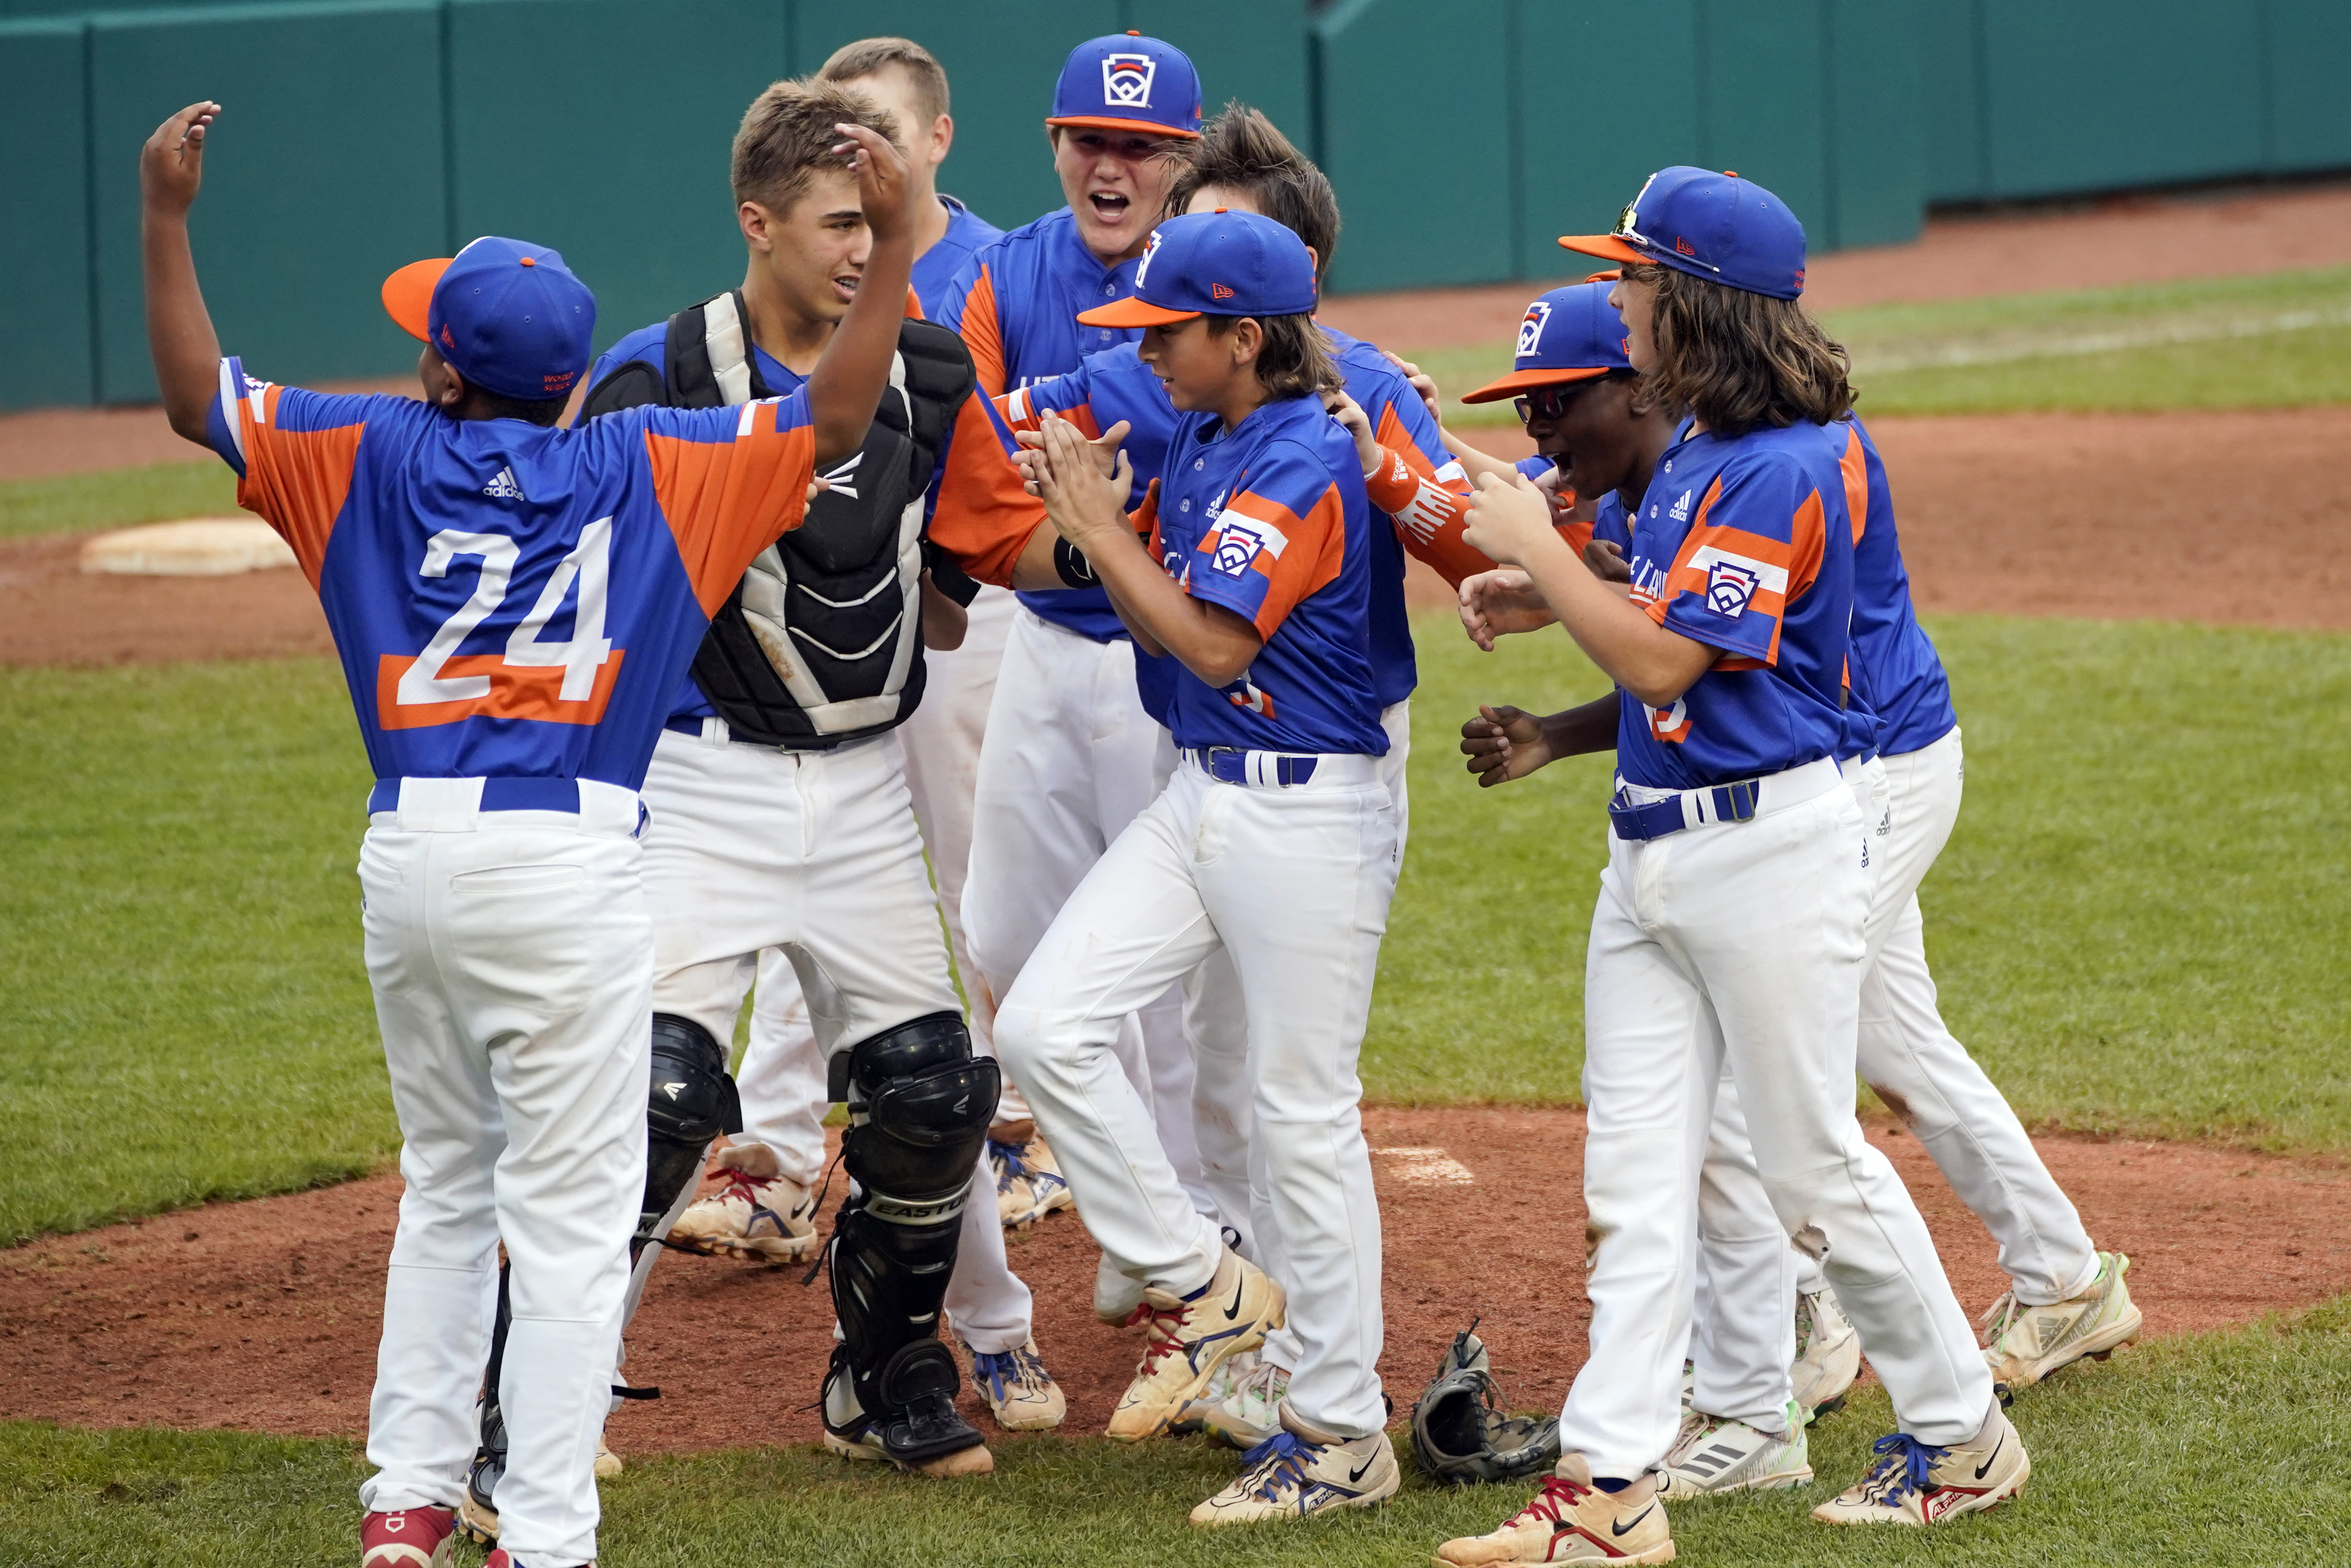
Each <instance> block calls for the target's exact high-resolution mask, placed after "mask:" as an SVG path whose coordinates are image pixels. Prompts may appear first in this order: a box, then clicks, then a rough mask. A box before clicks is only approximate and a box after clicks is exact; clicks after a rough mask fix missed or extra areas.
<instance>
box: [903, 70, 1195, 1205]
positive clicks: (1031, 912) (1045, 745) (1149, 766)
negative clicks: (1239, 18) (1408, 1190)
mask: <svg viewBox="0 0 2351 1568" xmlns="http://www.w3.org/2000/svg"><path fill="white" fill-rule="evenodd" d="M1045 131H1046V135H1047V137H1048V138H1049V140H1050V143H1051V146H1052V149H1053V167H1054V171H1055V172H1056V173H1057V174H1058V175H1059V176H1060V179H1061V192H1062V194H1063V195H1064V197H1066V198H1067V204H1066V205H1065V206H1063V207H1061V209H1059V210H1057V211H1055V212H1051V213H1049V214H1046V215H1045V216H1043V217H1041V218H1039V219H1037V220H1036V221H1035V222H1033V223H1030V224H1027V225H1023V226H1021V227H1020V228H1018V229H1015V230H1013V231H1012V232H1011V233H1010V234H1008V235H1005V236H1004V237H1003V238H1002V239H1001V240H998V241H997V242H996V243H995V244H994V245H991V246H987V247H986V248H984V249H982V250H981V251H979V252H978V253H977V255H976V256H973V257H972V260H971V262H970V263H969V264H968V265H967V267H965V269H964V271H963V272H962V274H960V275H959V276H958V277H957V278H956V283H955V285H954V286H953V287H952V289H951V290H950V295H951V297H950V298H948V300H947V301H946V304H945V306H944V307H943V308H941V309H940V313H939V316H938V319H939V320H940V321H941V322H942V323H944V324H945V325H946V326H948V327H952V328H954V329H956V330H958V331H960V332H961V333H962V334H963V337H964V340H965V341H966V342H967V343H968V344H969V345H970V347H971V353H972V360H973V362H974V364H975V365H976V367H977V370H978V372H979V385H980V390H981V391H982V392H986V393H987V394H988V395H990V396H992V397H993V396H1000V395H1002V394H1004V393H1006V392H1011V391H1014V390H1017V389H1019V388H1021V387H1026V386H1031V385H1034V384H1036V383H1038V382H1044V381H1048V380H1050V379H1051V378H1052V377H1055V376H1060V375H1066V374H1068V373H1069V372H1071V371H1074V370H1076V369H1077V368H1078V364H1079V361H1081V359H1083V358H1084V357H1085V356H1086V355H1087V354H1090V353H1093V352H1096V351H1099V350H1103V349H1108V348H1112V347H1114V346H1116V345H1117V344H1119V343H1122V342H1129V341H1132V340H1134V337H1135V336H1136V334H1135V333H1134V331H1132V330H1129V329H1119V328H1115V327H1108V326H1102V325H1082V324H1081V323H1080V322H1079V320H1078V316H1079V313H1080V312H1081V311H1083V310H1086V309H1088V308H1091V307H1093V306H1097V305H1102V304H1105V303H1107V302H1109V301H1112V300H1114V299H1119V298H1124V297H1125V296H1126V295H1128V294H1130V293H1132V292H1133V290H1134V271H1135V267H1136V259H1137V258H1138V257H1139V256H1141V255H1142V254H1143V247H1144V242H1145V241H1146V240H1147V239H1148V238H1149V236H1150V234H1151V231H1152V227H1153V225H1155V224H1156V223H1158V221H1159V219H1160V217H1161V216H1162V214H1164V213H1165V209H1166V201H1167V192H1168V188H1169V186H1170V185H1171V184H1172V183H1174V181H1175V175H1176V173H1177V172H1178V170H1179V169H1180V166H1181V162H1182V155H1183V154H1184V152H1186V150H1187V149H1188V146H1189V144H1190V143H1191V142H1193V141H1196V140H1197V139H1198V137H1199V132H1200V85H1199V78H1198V76H1197V74H1196V72H1195V71H1194V70H1193V68H1192V62H1191V61H1190V60H1189V59H1188V58H1186V57H1185V55H1184V53H1183V51H1182V50H1180V49H1177V48H1175V47H1173V46H1171V45H1168V44H1165V43H1163V42H1162V41H1160V40H1159V39H1157V38H1150V37H1143V36H1141V35H1139V34H1132V33H1130V34H1114V35H1112V36H1110V37H1101V38H1092V39H1089V40H1087V41H1086V42H1085V43H1082V44H1080V45H1079V46H1078V47H1076V48H1075V49H1072V50H1071V52H1070V56H1069V58H1068V60H1067V61H1066V62H1065V63H1064V64H1063V66H1062V68H1061V79H1060V81H1059V83H1058V84H1057V86H1056V87H1055V89H1054V94H1053V112H1052V114H1051V115H1050V116H1049V117H1048V118H1047V120H1046V121H1045ZM1051 588H1052V589H1054V590H1057V591H1029V592H1023V593H1022V594H1021V596H1020V608H1019V611H1018V612H1016V613H1015V615H1014V618H1013V625H1012V630H1011V632H1010V633H1009V635H1008V638H1007V640H1006V644H1005V651H1004V662H1003V665H1002V674H1001V676H1000V678H999V679H998V683H997V688H996V694H995V700H994V703H993V705H992V706H991V708H990V712H989V716H988V721H987V732H988V734H990V735H992V736H995V737H997V738H996V739H995V741H993V742H992V743H990V744H987V745H986V746H984V747H983V748H982V750H981V754H980V763H979V776H978V780H977V789H976V793H975V799H974V801H973V807H972V849H971V868H970V880H969V882H968V883H967V889H968V891H967V895H966V898H965V904H964V924H965V931H966V934H967V937H968V939H969V941H970V944H971V952H972V956H973V957H974V958H975V959H976V960H977V964H978V967H979V974H980V977H981V979H982V981H983V983H984V985H985V986H986V988H987V990H988V991H989V992H990V994H992V995H994V996H995V997H997V998H1002V997H1003V996H1004V995H1005V994H1006V993H1007V992H1008V990H1009V989H1010V988H1011V985H1012V981H1013V978H1014V977H1016V976H1017V975H1019V972H1020V967H1021V966H1022V965H1023V964H1024V963H1026V962H1027V961H1028V957H1029V951H1030V949H1031V948H1033V947H1034V946H1036V944H1037V940H1038V938H1039V937H1040V936H1043V935H1044V932H1045V927H1046V926H1047V925H1050V923H1051V921H1052V919H1053V916H1054V915H1055V914H1056V913H1057V912H1058V911H1059V910H1060V909H1061V904H1063V902H1064V901H1066V900H1067V899H1068V897H1069V895H1070V894H1071V890H1073V889H1074V888H1075V887H1076V886H1077V884H1078V883H1079V882H1080V881H1081V879H1082V878H1083V877H1084V875H1085V873H1086V871H1087V869H1088V868H1089V867H1091V866H1092V864H1093V862H1094V861H1095V860H1096V859H1097V858H1098V857H1099V856H1100V855H1101V854H1102V851H1103V849H1104V848H1105V847H1106V846H1107V845H1108V844H1109V843H1110V841H1112V840H1113V839H1115V838H1116V837H1117V836H1118V834H1119V831H1120V830H1121V829H1123V828H1124V827H1125V825H1126V824H1127V822H1128V821H1132V820H1133V818H1134V814H1135V813H1136V812H1137V811H1140V810H1142V809H1143V808H1144V805H1145V804H1147V803H1148V802H1149V801H1150V800H1151V798H1152V795H1153V793H1154V790H1153V777H1154V775H1153V758H1154V755H1155V750H1156V747H1157V742H1158V728H1157V727H1156V726H1155V725H1154V724H1153V723H1151V721H1150V718H1149V716H1147V715H1146V714H1145V713H1144V710H1143V706H1142V704H1141V702H1140V701H1139V700H1138V699H1137V697H1136V695H1135V685H1134V679H1135V677H1134V643H1133V642H1132V641H1131V640H1130V639H1129V638H1128V636H1127V634H1126V632H1125V630H1124V628H1123V627H1122V626H1121V625H1120V623H1119V619H1118V617H1117V615H1116V614H1115V613H1114V612H1113V611H1112V610H1111V608H1110V603H1109V601H1108V600H1107V599H1106V598H1105V597H1104V596H1103V595H1102V591H1101V590H1100V589H1099V588H1097V587H1092V586H1084V585H1082V580H1074V581H1072V580H1062V579H1055V580H1053V581H1052V583H1051ZM1072 589H1073V590H1074V591H1063V590H1072ZM1121 1051H1122V1056H1123V1060H1125V1061H1127V1063H1128V1067H1129V1071H1130V1072H1131V1073H1132V1074H1133V1075H1134V1079H1135V1082H1137V1083H1139V1084H1144V1085H1147V1086H1148V1089H1149V1092H1150V1097H1151V1103H1152V1106H1153V1113H1154V1119H1155V1123H1156V1124H1157V1125H1158V1127H1159V1130H1160V1136H1161V1138H1162V1139H1163V1140H1164V1141H1165V1144H1166V1145H1167V1149H1168V1152H1169V1155H1170V1156H1171V1157H1172V1158H1173V1159H1174V1160H1175V1166H1176V1169H1177V1170H1178V1171H1179V1172H1181V1173H1182V1174H1183V1178H1184V1185H1185V1189H1186V1191H1187V1192H1189V1193H1191V1194H1192V1197H1193V1202H1194V1204H1195V1205H1196V1207H1199V1208H1200V1209H1201V1210H1202V1212H1204V1213H1206V1212H1209V1211H1211V1210H1212V1209H1213V1208H1214V1207H1215V1200H1214V1198H1213V1197H1211V1196H1210V1195H1209V1193H1208V1190H1207V1184H1206V1182H1205V1181H1204V1180H1203V1178H1202V1176H1201V1175H1200V1170H1199V1155H1198V1154H1197V1152H1196V1148H1195V1145H1194V1134H1193V1131H1192V1086H1193V1074H1192V1063H1191V1055H1190V1052H1189V1051H1187V1050H1186V1047H1185V1043H1184V1034H1183V1019H1182V1005H1181V1001H1180V998H1178V997H1177V995H1176V993H1175V991H1174V989H1173V988H1171V989H1170V990H1169V992H1168V993H1167V994H1166V995H1165V996H1164V997H1156V998H1145V1000H1144V1002H1143V1003H1142V1004H1140V1005H1139V1006H1138V1009H1137V1018H1136V1021H1135V1023H1134V1025H1133V1026H1131V1027H1130V1028H1129V1029H1128V1030H1125V1031H1123V1034H1122V1040H1121ZM1016 1081H1017V1080H1016ZM1022 1087H1024V1088H1025V1087H1026V1086H1025V1085H1023V1086H1022Z"/></svg>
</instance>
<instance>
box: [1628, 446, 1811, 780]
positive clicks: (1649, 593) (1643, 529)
mask: <svg viewBox="0 0 2351 1568" xmlns="http://www.w3.org/2000/svg"><path fill="white" fill-rule="evenodd" d="M1842 446H1843V439H1842V436H1841V434H1834V433H1832V432H1830V431H1827V430H1823V427H1821V426H1820V425H1817V424H1812V423H1801V424H1796V425H1792V426H1791V427H1789V428H1788V429H1785V430H1756V431H1750V433H1749V434H1745V435H1742V436H1740V437H1737V438H1735V439H1725V438H1723V437H1719V436H1716V435H1711V434H1706V435H1692V436H1690V437H1688V438H1687V440H1684V441H1682V442H1681V443H1679V444H1677V445H1676V446H1674V447H1673V448H1672V449H1670V450H1669V451H1668V452H1667V454H1666V455H1665V456H1664V457H1663V458H1662V459H1660V460H1659V462H1658V464H1657V469H1656V473H1655V474H1654V475H1653V476H1651V477H1650V480H1649V487H1648V491H1647V493H1646V495H1645V496H1644V497H1642V502H1641V509H1640V515H1639V516H1638V517H1636V518H1635V520H1634V524H1633V548H1632V550H1631V552H1630V554H1631V561H1632V569H1633V590H1632V598H1633V603H1634V604H1635V605H1636V606H1638V607H1639V608H1640V609H1642V610H1643V611H1645V612H1646V613H1647V614H1648V616H1649V618H1650V619H1651V620H1653V621H1655V622H1657V623H1658V624H1659V625H1661V626H1664V627H1666V628H1667V630H1669V631H1673V632H1679V633H1680V634H1681V635H1683V636H1685V637H1688V638H1691V639H1693V640H1694V641H1697V642H1699V643H1705V644H1706V645H1707V646H1708V647H1710V648H1714V649H1718V650H1719V651H1720V653H1721V656H1720V657H1719V658H1718V659H1717V660H1716V661H1715V662H1714V664H1713V665H1712V667H1711V668H1709V669H1708V671H1707V672H1706V673H1705V674H1702V675H1700V676H1699V677H1698V680H1697V681H1696V682H1695V683H1694V684H1693V685H1691V686H1690V688H1689V689H1688V690H1687V691H1686V692H1684V693H1683V694H1682V695H1681V696H1680V697H1679V698H1678V699H1677V701H1676V702H1675V703H1674V704H1673V706H1671V707H1667V708H1653V707H1650V706H1648V705H1647V704H1646V703H1643V702H1642V701H1640V699H1638V698H1637V697H1635V696H1634V695H1632V694H1631V693H1630V692H1623V691H1620V692H1619V693H1618V701H1619V703H1620V705H1621V714H1620V717H1619V719H1618V722H1617V733H1616V767H1617V770H1618V771H1619V772H1620V773H1622V774H1623V775H1624V777H1625V779H1627V780H1628V781H1630V782H1632V783H1635V784H1642V785H1646V786H1649V787H1650V788H1653V789H1698V788H1700V787H1702V786H1705V785H1710V784H1727V783H1730V782H1733V781H1735V780H1738V779H1752V778H1757V777H1760V776H1761V775H1765V774H1771V773H1778V772H1781V771H1783V770H1784V769H1786V768H1794V767H1798V766H1800V765H1802V764H1803V763H1806V762H1812V761H1815V760H1817V759H1819V758H1823V757H1834V756H1836V755H1838V754H1839V752H1840V751H1841V750H1842V748H1843V741H1844V737H1845V733H1846V726H1845V714H1844V710H1845V702H1844V688H1845V669H1846V663H1847V657H1848V653H1849V651H1850V647H1851V643H1850V638H1849V635H1848V626H1849V624H1850V622H1851V621H1852V618H1853V522H1852V518H1851V515H1850V513H1849V510H1848V507H1847V502H1846V492H1845V484H1844V468H1843V465H1842V464H1841V462H1840V457H1841V456H1842Z"/></svg>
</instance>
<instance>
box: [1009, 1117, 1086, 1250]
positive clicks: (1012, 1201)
mask: <svg viewBox="0 0 2351 1568" xmlns="http://www.w3.org/2000/svg"><path fill="white" fill-rule="evenodd" d="M987 1163H988V1165H989V1166H990V1167H991V1168H992V1169H993V1170H994V1171H995V1172H996V1212H997V1217H998V1218H999V1219H1001V1220H1002V1221H1003V1222H1004V1228H1005V1229H1007V1230H1020V1229H1024V1228H1027V1227H1029V1226H1031V1225H1034V1224H1036V1223H1037V1222H1038V1221H1039V1220H1040V1219H1042V1218H1045V1217H1046V1216H1047V1215H1049V1214H1050V1213H1052V1212H1053V1211H1054V1210H1055V1209H1057V1208H1070V1207H1074V1206H1075V1205H1076V1203H1077V1198H1076V1197H1075V1196H1073V1195H1072V1194H1071V1191H1070V1184H1069V1183H1068V1182H1067V1181H1066V1180H1064V1179H1063V1178H1062V1176H1061V1166H1060V1165H1058V1164H1057V1163H1055V1161H1054V1159H1053V1151H1052V1150H1051V1149H1050V1148H1048V1147H1047V1146H1046V1145H1045V1140H1044V1139H1042V1138H1040V1137H1036V1136H1034V1135H1031V1136H1030V1137H1029V1141H1028V1142H1026V1143H1022V1144H999V1143H998V1142H996V1141H995V1140H994V1139H993V1138H991V1139H989V1140H988V1145H987Z"/></svg>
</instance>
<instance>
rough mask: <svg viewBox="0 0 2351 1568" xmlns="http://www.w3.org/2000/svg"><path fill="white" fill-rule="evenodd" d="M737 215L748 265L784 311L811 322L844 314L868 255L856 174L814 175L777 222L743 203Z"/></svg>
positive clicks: (867, 234) (868, 231) (829, 171)
mask: <svg viewBox="0 0 2351 1568" xmlns="http://www.w3.org/2000/svg"><path fill="white" fill-rule="evenodd" d="M737 215H738V216H739V217H740V219H741V221H742V225H743V237H744V239H745V240H747V242H749V244H750V247H751V256H752V265H753V266H754V267H758V268H759V269H761V270H762V271H764V272H766V273H767V274H768V277H769V279H770V280H771V281H772V282H773V283H774V284H775V286H776V297H777V298H778V299H780V300H781V301H782V302H783V304H784V306H785V308H787V309H789V310H791V311H793V312H794V313H795V314H797V315H799V316H800V317H801V318H803V319H806V320H810V321H838V320H840V319H841V318H842V317H843V316H845V315H847V314H848V313H849V302H850V301H851V300H852V299H854V298H857V285H858V280H859V279H860V278H861V277H863V276H864V273H865V262H866V258H867V257H868V256H871V255H872V252H873V231H872V229H870V228H868V227H866V225H865V209H864V206H863V204H862V203H861V202H860V201H859V199H858V194H857V176H856V175H855V174H853V173H851V172H848V171H845V170H836V169H823V170H819V171H817V172H815V173H814V174H812V175H811V176H810V179H809V183H808V189H807V190H805V191H803V192H801V193H800V194H799V198H798V199H797V200H795V201H794V202H793V203H792V204H791V205H790V207H789V208H788V209H787V210H786V211H785V212H784V213H783V214H781V215H780V216H778V215H777V214H774V213H771V212H769V211H768V209H767V208H766V207H764V206H762V205H760V204H758V203H757V202H745V203H744V204H742V207H741V208H740V209H739V212H738V214H737Z"/></svg>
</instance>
